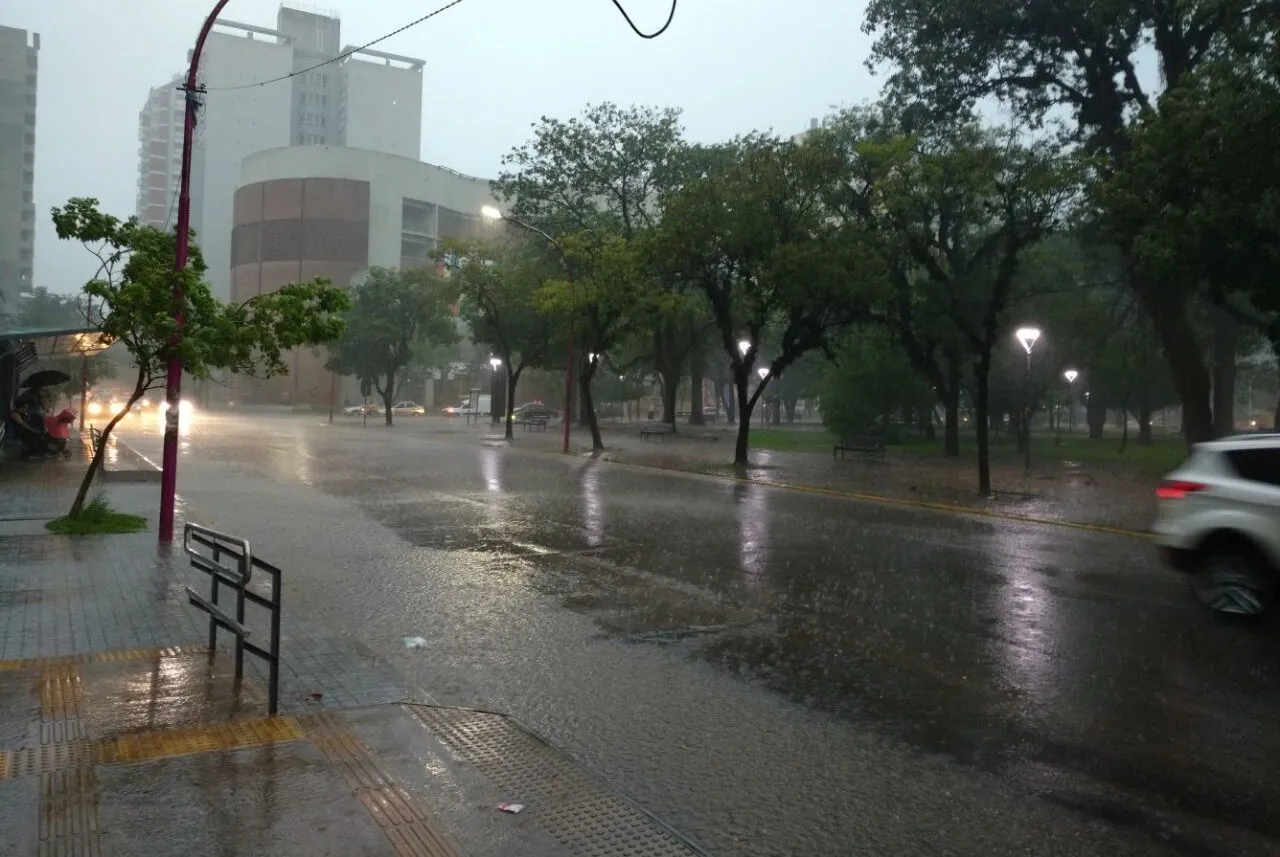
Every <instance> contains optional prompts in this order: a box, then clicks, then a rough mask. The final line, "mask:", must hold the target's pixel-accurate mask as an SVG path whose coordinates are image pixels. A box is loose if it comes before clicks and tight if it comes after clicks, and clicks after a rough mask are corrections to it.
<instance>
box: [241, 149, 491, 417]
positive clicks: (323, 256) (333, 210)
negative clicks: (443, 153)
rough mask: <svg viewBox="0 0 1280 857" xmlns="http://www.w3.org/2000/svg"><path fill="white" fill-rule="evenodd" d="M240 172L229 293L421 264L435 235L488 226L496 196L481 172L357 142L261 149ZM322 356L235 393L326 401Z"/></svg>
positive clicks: (248, 294)
mask: <svg viewBox="0 0 1280 857" xmlns="http://www.w3.org/2000/svg"><path fill="white" fill-rule="evenodd" d="M240 173H241V175H240V177H241V181H240V186H239V187H238V188H237V190H236V193H235V204H234V218H233V229H232V234H231V299H232V300H233V301H245V300H248V299H250V298H252V297H253V296H255V295H259V294H263V293H266V292H271V291H274V290H275V289H278V288H280V287H281V286H283V285H286V284H287V283H292V282H297V281H300V280H309V279H312V278H314V277H326V278H328V279H329V280H330V281H332V282H333V283H334V284H335V285H342V286H345V285H349V284H350V283H351V281H352V280H353V279H354V278H356V277H357V276H358V275H359V274H361V272H363V271H365V270H366V269H368V268H370V267H373V266H375V265H378V266H382V267H387V268H401V269H405V268H414V267H422V266H425V265H427V264H431V260H430V254H431V252H432V251H433V250H434V249H435V248H436V247H437V246H438V244H439V242H440V241H442V240H444V239H447V238H459V239H467V238H474V237H481V236H484V235H486V234H487V232H488V230H492V229H493V228H494V226H493V225H492V223H491V222H490V221H487V220H486V219H485V218H483V217H482V216H481V215H480V210H481V208H483V207H484V206H487V205H498V203H497V202H496V201H495V200H494V198H493V194H492V192H491V190H490V185H489V181H488V180H487V179H479V178H474V177H471V176H465V175H462V174H461V173H457V172H454V171H453V170H448V169H445V168H443V167H437V166H433V165H431V164H425V163H422V162H421V161H415V160H413V159H411V158H403V157H399V156H396V155H388V154H384V153H382V152H373V151H368V150H364V149H349V148H339V147H329V146H291V147H287V148H281V149H269V150H267V151H264V152H258V153H257V154H254V155H250V156H249V157H247V158H245V159H244V162H243V163H242V164H241V170H240ZM324 362H325V355H324V354H323V353H322V352H317V353H310V352H306V353H298V354H295V355H294V356H293V363H292V366H293V368H292V370H291V374H290V376H289V377H287V378H277V379H272V380H271V381H268V382H264V383H251V384H244V383H242V384H241V385H240V393H239V396H240V398H241V400H243V401H250V402H260V403H273V404H285V403H289V404H312V405H320V404H327V403H328V401H329V395H330V383H331V380H332V379H331V378H330V377H329V375H328V373H327V372H325V371H324ZM348 384H350V382H349V381H348ZM349 392H350V391H347V393H348V394H349ZM347 397H348V396H344V395H341V394H340V395H339V400H341V399H342V398H347Z"/></svg>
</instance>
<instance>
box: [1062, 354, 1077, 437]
mask: <svg viewBox="0 0 1280 857" xmlns="http://www.w3.org/2000/svg"><path fill="white" fill-rule="evenodd" d="M1062 377H1063V378H1066V379H1067V393H1068V395H1067V434H1075V430H1076V386H1075V385H1076V379H1077V378H1079V377H1080V373H1079V372H1077V371H1076V370H1074V369H1068V370H1067V371H1065V372H1063V373H1062Z"/></svg>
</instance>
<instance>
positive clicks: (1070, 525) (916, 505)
mask: <svg viewBox="0 0 1280 857" xmlns="http://www.w3.org/2000/svg"><path fill="white" fill-rule="evenodd" d="M519 451H520V452H527V453H533V454H535V455H542V456H549V457H552V458H558V459H564V457H565V456H564V453H561V452H549V451H547V450H541V449H527V450H526V449H522V450H519ZM596 461H598V462H600V463H601V464H610V465H614V466H619V467H631V468H635V469H637V470H648V471H652V472H655V473H672V474H680V475H682V476H691V477H701V478H704V479H714V480H717V481H720V482H732V483H741V484H746V485H760V486H762V487H765V488H780V489H782V490H784V491H796V492H799V493H802V494H816V495H820V496H824V497H836V498H839V499H841V500H855V501H858V502H862V503H878V504H881V505H885V506H900V507H902V508H908V509H925V510H928V511H931V512H944V513H946V514H949V515H973V516H977V517H981V518H992V519H994V520H999V521H1012V522H1015V523H1020V524H1040V525H1045V526H1051V527H1064V528H1066V529H1071V530H1084V531H1086V532H1093V533H1105V534H1107V535H1112V536H1125V537H1127V538H1137V539H1150V538H1152V537H1153V536H1152V533H1149V532H1146V531H1144V530H1130V529H1127V528H1125V527H1112V526H1108V525H1106V524H1086V523H1084V522H1082V521H1071V520H1067V519H1064V518H1046V517H1042V516H1039V515H1019V514H1017V513H1014V512H996V511H993V510H991V509H983V508H982V507H980V506H966V505H964V504H962V503H946V502H943V501H941V500H911V499H907V498H904V497H888V496H885V495H883V494H867V493H863V492H860V491H843V490H840V489H838V488H823V487H820V486H818V485H805V484H803V483H799V482H776V481H772V480H766V479H753V478H751V477H750V476H731V475H729V474H725V473H708V472H707V471H705V470H686V469H684V468H680V467H664V466H662V465H660V464H639V463H636V462H632V461H617V460H613V459H607V458H600V459H596Z"/></svg>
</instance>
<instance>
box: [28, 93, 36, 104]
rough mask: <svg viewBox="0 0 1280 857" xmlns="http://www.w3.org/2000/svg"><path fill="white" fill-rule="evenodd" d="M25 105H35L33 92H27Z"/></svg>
mask: <svg viewBox="0 0 1280 857" xmlns="http://www.w3.org/2000/svg"><path fill="white" fill-rule="evenodd" d="M27 106H28V107H35V106H36V96H35V94H34V93H30V92H28V93H27Z"/></svg>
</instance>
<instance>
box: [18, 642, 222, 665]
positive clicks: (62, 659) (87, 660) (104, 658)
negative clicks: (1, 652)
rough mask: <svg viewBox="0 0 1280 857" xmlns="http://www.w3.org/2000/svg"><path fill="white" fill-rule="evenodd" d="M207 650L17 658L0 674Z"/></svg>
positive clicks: (170, 648)
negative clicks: (11, 671)
mask: <svg viewBox="0 0 1280 857" xmlns="http://www.w3.org/2000/svg"><path fill="white" fill-rule="evenodd" d="M208 651H209V648H208V647H207V646H204V645H200V644H199V643H196V644H193V645H187V646H165V647H164V648H146V649H116V650H113V651H108V652H87V653H85V654H82V655H58V656H54V657H48V658H17V659H10V660H6V661H0V672H6V671H9V670H29V669H36V668H46V667H53V666H60V665H76V664H106V663H118V662H121V661H143V660H151V659H152V658H176V657H178V656H180V655H193V654H197V653H198V654H207V653H208Z"/></svg>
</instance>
